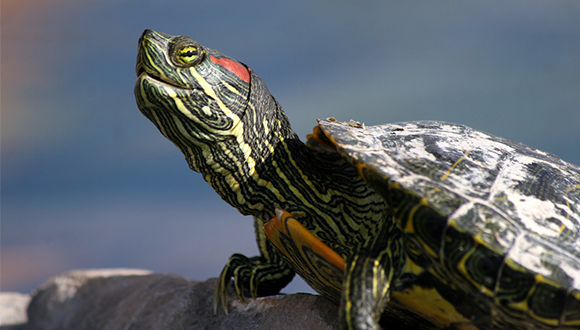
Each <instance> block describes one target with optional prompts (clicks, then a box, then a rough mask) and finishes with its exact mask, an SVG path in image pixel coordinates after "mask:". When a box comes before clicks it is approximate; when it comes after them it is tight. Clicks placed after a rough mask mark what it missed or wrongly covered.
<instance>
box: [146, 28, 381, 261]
mask: <svg viewBox="0 0 580 330" xmlns="http://www.w3.org/2000/svg"><path fill="white" fill-rule="evenodd" d="M176 38H182V39H177V40H176ZM173 45H177V46H173ZM172 47H173V48H172ZM191 48H196V49H198V50H200V49H201V50H203V52H205V56H204V57H203V60H200V62H199V63H196V65H195V66H191V67H189V66H186V67H183V68H181V67H176V66H175V65H173V63H172V62H171V59H172V58H174V57H175V54H172V53H171V49H177V51H176V52H178V53H179V52H181V53H183V54H186V55H187V56H189V55H191V53H190V52H188V50H189V49H191ZM167 49H169V52H168V51H167ZM174 62H175V61H174ZM244 70H245V71H244ZM137 72H138V75H139V79H138V80H137V84H136V86H135V95H136V100H137V104H138V106H139V109H140V110H141V112H142V113H143V114H144V115H145V116H146V117H147V118H149V119H150V120H151V121H152V122H153V123H154V124H155V125H156V126H157V128H158V129H159V130H160V132H161V133H162V134H163V135H164V136H165V137H167V138H168V139H169V140H170V141H172V142H173V143H174V144H175V145H176V146H177V147H178V148H179V149H180V150H181V151H182V152H183V154H184V155H185V158H186V160H187V162H188V164H189V166H190V168H191V169H192V170H194V171H197V172H200V173H201V174H202V175H203V178H204V179H205V180H206V181H207V182H208V183H209V184H210V185H211V186H212V187H213V188H214V189H215V191H216V192H217V193H218V194H219V195H220V196H221V197H222V198H223V199H224V200H225V201H226V202H228V203H229V204H230V205H232V206H234V207H235V208H237V209H238V210H239V211H240V212H241V213H242V214H245V215H254V216H257V217H259V218H261V219H264V220H268V219H270V218H271V217H272V216H274V209H275V208H276V207H281V208H283V209H286V210H287V211H289V212H291V213H293V214H294V215H295V216H296V217H297V218H298V219H299V221H301V222H302V224H303V225H305V226H306V228H308V229H309V230H311V231H312V232H313V233H314V234H315V235H316V236H317V237H318V238H319V239H321V240H322V241H323V242H325V243H327V244H328V245H329V246H330V247H331V248H333V249H334V250H335V251H337V252H338V253H339V254H341V255H343V256H345V257H346V256H348V255H351V254H352V251H354V250H357V248H356V247H361V246H363V245H365V244H368V243H367V242H368V241H369V237H374V234H375V233H376V232H377V229H378V227H380V226H382V224H383V223H384V221H385V219H387V218H388V217H387V213H388V211H387V210H386V209H385V205H384V200H383V199H382V198H381V197H380V196H379V195H378V194H376V193H375V192H374V191H373V190H372V189H371V188H369V187H368V185H367V184H366V183H365V182H364V181H363V180H362V179H361V178H360V176H359V175H358V173H357V171H356V169H355V168H354V167H352V166H351V165H350V164H348V163H347V162H346V161H344V160H343V159H342V157H341V156H340V155H339V154H338V153H320V152H317V151H314V150H311V149H310V148H308V147H307V146H306V145H304V144H303V143H302V142H301V141H300V140H299V139H298V137H297V136H296V134H295V133H294V132H293V131H292V129H291V128H290V124H289V122H288V119H287V118H286V116H285V114H284V112H283V111H282V108H281V107H280V105H279V104H278V103H277V102H276V100H275V99H274V98H273V97H272V96H271V94H270V93H269V91H268V89H267V88H266V86H265V84H264V83H263V82H262V80H261V79H260V78H259V77H258V75H256V74H255V73H254V72H253V71H252V70H250V69H247V68H246V67H245V66H244V65H242V64H241V63H239V62H237V61H235V60H233V59H231V58H229V57H227V56H225V55H223V54H221V53H219V52H217V51H214V50H212V49H209V48H201V45H199V44H197V43H196V42H195V41H193V40H192V39H189V38H185V37H171V36H168V35H164V34H159V33H156V32H153V31H149V32H148V31H146V32H145V33H144V35H143V36H142V38H141V40H140V50H139V55H138V65H137Z"/></svg>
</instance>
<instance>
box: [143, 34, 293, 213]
mask: <svg viewBox="0 0 580 330" xmlns="http://www.w3.org/2000/svg"><path fill="white" fill-rule="evenodd" d="M136 70H137V76H138V79H137V83H136V85H135V98H136V101H137V105H138V107H139V109H140V110H141V112H142V113H143V114H144V115H145V116H146V117H147V118H148V119H149V120H151V121H152V122H153V123H154V124H155V126H157V128H158V129H159V131H160V132H161V133H162V134H163V135H164V136H165V137H167V138H168V139H169V140H170V141H172V142H173V143H174V144H175V145H176V146H177V147H178V148H179V149H180V150H181V151H182V152H183V154H184V156H185V159H186V160H187V162H188V164H189V167H190V168H191V169H192V170H194V171H196V172H200V173H202V174H203V176H204V179H205V180H206V181H208V182H209V183H210V185H211V186H212V187H213V188H214V189H215V190H216V191H217V192H218V193H219V194H220V195H221V196H222V198H224V199H226V200H227V201H228V202H230V204H233V205H235V206H236V207H238V208H240V204H243V203H244V202H243V200H244V196H243V195H242V194H241V193H240V192H239V191H238V190H239V187H241V186H247V184H245V182H246V181H247V180H250V178H251V177H255V173H256V171H257V170H256V168H257V167H259V166H260V165H261V164H264V163H266V161H265V159H267V158H268V157H270V155H271V154H272V152H273V146H275V145H277V143H278V141H281V140H288V139H289V137H291V136H292V137H293V136H295V134H294V132H292V130H291V129H290V125H289V123H288V119H287V118H286V116H285V114H284V113H283V111H282V109H281V107H280V106H279V104H278V103H277V102H276V101H275V100H274V98H273V97H272V95H271V94H270V92H269V91H268V89H267V88H266V85H265V84H264V83H263V82H262V80H261V79H260V78H259V77H258V75H257V74H255V73H254V72H253V71H252V70H251V69H249V68H248V67H247V66H246V65H244V64H242V63H240V62H238V61H236V60H234V59H232V58H230V57H228V56H226V55H224V54H222V53H220V52H218V51H216V50H213V49H211V48H207V47H204V46H202V45H200V44H199V43H198V42H197V41H195V40H193V39H191V38H189V37H185V36H171V35H168V34H164V33H159V32H155V31H152V30H145V32H143V35H142V36H141V38H140V39H139V52H138V55H137V67H136Z"/></svg>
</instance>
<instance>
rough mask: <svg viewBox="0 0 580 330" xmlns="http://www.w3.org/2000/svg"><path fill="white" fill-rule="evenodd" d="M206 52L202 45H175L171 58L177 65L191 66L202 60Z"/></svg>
mask: <svg viewBox="0 0 580 330" xmlns="http://www.w3.org/2000/svg"><path fill="white" fill-rule="evenodd" d="M204 54H205V51H204V50H203V48H202V47H201V46H200V45H192V44H186V45H181V46H178V47H175V48H174V50H173V54H172V56H171V59H172V60H173V63H174V64H175V65H177V66H180V67H189V66H192V65H195V64H197V63H199V62H201V60H202V59H203V55H204Z"/></svg>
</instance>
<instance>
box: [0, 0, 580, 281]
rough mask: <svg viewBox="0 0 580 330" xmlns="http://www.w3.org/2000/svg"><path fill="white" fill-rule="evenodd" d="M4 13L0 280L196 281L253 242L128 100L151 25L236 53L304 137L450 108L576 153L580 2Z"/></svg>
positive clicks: (68, 5)
mask: <svg viewBox="0 0 580 330" xmlns="http://www.w3.org/2000/svg"><path fill="white" fill-rule="evenodd" d="M1 15H2V20H1V24H2V26H1V33H2V36H1V43H2V44H1V51H2V56H1V61H2V67H1V70H2V71H1V79H2V80H1V87H2V100H1V101H2V103H1V106H2V107H1V109H2V117H1V124H2V128H1V134H2V140H1V142H2V145H1V160H2V164H1V170H2V178H1V179H2V181H1V183H2V186H1V188H2V199H1V202H2V205H1V206H2V209H1V212H2V213H1V217H2V219H1V220H2V222H1V235H2V237H1V267H2V268H1V272H2V273H1V277H2V282H1V285H2V290H3V291H7V290H13V291H14V290H15V291H20V292H29V291H30V290H31V289H33V288H35V287H37V286H38V285H39V284H40V283H42V282H43V281H44V280H45V279H46V278H47V277H49V276H53V275H56V274H59V273H61V272H64V271H66V270H70V269H76V268H103V267H132V268H145V269H150V270H154V271H157V272H174V273H178V274H181V275H183V276H186V277H190V278H193V279H197V280H204V279H206V278H208V277H213V276H217V275H218V274H219V272H220V270H221V268H222V266H223V265H224V264H225V262H226V260H227V258H228V257H229V256H230V255H231V254H232V253H235V252H241V253H244V254H247V255H249V256H251V255H255V254H256V253H257V248H256V247H255V242H254V236H253V228H252V219H251V218H248V217H243V216H241V215H239V214H238V213H237V212H236V211H235V210H234V209H232V208H231V207H229V206H228V205H226V204H225V203H224V202H223V201H221V199H220V198H219V197H218V196H217V195H216V194H215V193H214V192H213V191H212V190H211V188H210V187H209V186H208V185H207V184H206V183H205V182H203V180H202V179H201V177H200V176H199V175H198V174H196V173H193V172H191V171H190V170H189V169H188V167H187V164H186V162H185V161H184V159H183V156H182V155H181V153H180V152H179V151H178V150H177V148H175V147H174V146H173V145H172V144H171V143H170V142H169V141H167V140H165V139H164V138H163V137H162V136H161V134H159V132H158V131H157V130H156V129H155V127H154V126H153V125H152V124H151V123H150V122H149V121H148V120H147V119H145V117H143V116H142V115H141V114H140V112H139V110H138V109H137V107H136V105H135V101H134V97H133V85H134V82H135V80H136V76H135V58H136V51H137V47H136V46H137V40H138V38H139V36H140V34H141V32H142V31H143V30H144V29H146V28H151V29H155V30H158V31H161V32H166V33H170V34H183V35H188V36H191V37H193V38H194V39H196V40H198V41H199V42H200V43H202V44H203V45H206V46H208V47H211V48H215V49H218V50H220V51H222V52H223V53H225V54H228V55H230V56H232V57H234V58H236V59H238V60H240V61H242V62H244V63H246V64H248V65H249V66H250V67H251V68H252V69H254V70H255V71H256V72H258V74H260V76H261V77H262V79H263V80H264V81H265V82H266V84H267V85H268V87H269V89H270V91H271V92H272V94H273V95H274V96H275V97H276V99H277V100H278V101H279V102H280V103H281V104H282V106H283V107H284V108H285V109H286V112H287V114H288V116H289V118H290V120H291V122H292V124H293V127H294V129H295V130H296V131H297V132H298V133H299V135H301V136H305V135H306V134H307V133H308V132H310V131H311V129H312V127H313V126H314V125H315V123H316V118H322V117H329V116H334V117H336V118H337V119H339V120H343V121H344V120H349V119H351V118H352V119H355V120H357V121H361V122H364V123H366V124H368V125H373V124H382V123H388V122H396V121H408V120H421V119H432V120H444V121H451V122H457V123H462V124H466V125H469V126H472V127H474V128H477V129H479V130H483V131H486V132H490V133H493V134H496V135H500V136H503V137H505V138H509V139H512V140H515V141H520V142H523V143H526V144H528V145H531V146H533V147H536V148H540V149H543V150H545V151H548V152H551V153H554V154H556V155H558V156H560V157H562V158H563V159H564V160H566V161H569V162H572V163H576V164H580V1H578V0H569V1H559V0H552V1H534V0H522V1H501V2H500V1H493V2H490V1H356V2H355V1H310V0H309V1H287V2H269V1H192V0H189V1H171V0H170V1H144V0H140V1H114V0H109V1H80V0H75V1H73V0H53V1H47V0H44V1H42V0H25V1H21V0H18V1H17V0H4V1H2V8H1ZM285 291H286V292H295V291H308V288H307V287H306V286H305V284H304V283H303V282H300V281H295V283H293V284H292V285H291V286H290V287H289V288H288V289H286V290H285Z"/></svg>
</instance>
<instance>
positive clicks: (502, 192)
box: [311, 119, 580, 328]
mask: <svg viewBox="0 0 580 330" xmlns="http://www.w3.org/2000/svg"><path fill="white" fill-rule="evenodd" d="M318 128H319V130H318V133H317V134H316V135H317V138H318V140H319V141H321V142H322V143H323V144H327V145H328V144H330V145H331V146H332V147H333V148H335V149H336V150H337V151H338V152H340V153H341V154H342V155H343V156H344V157H345V158H347V159H348V160H349V161H350V162H351V163H352V164H353V165H354V166H356V167H357V168H358V170H359V172H360V174H361V176H362V177H363V178H364V179H365V180H366V181H367V182H368V183H369V185H371V186H372V187H373V188H374V189H375V190H377V191H378V192H379V193H380V194H381V195H382V196H383V197H384V198H385V200H386V201H387V203H388V204H390V206H391V207H392V208H393V210H394V213H395V221H396V224H397V226H398V227H399V229H400V230H401V231H402V232H403V233H404V240H405V247H406V249H407V254H408V258H409V259H410V260H411V261H412V262H413V263H415V264H416V265H419V266H420V268H421V269H424V270H426V271H428V272H431V273H432V274H433V275H434V276H435V277H437V278H438V279H439V280H440V281H441V283H444V286H448V287H449V288H453V290H460V291H462V292H467V293H469V296H474V297H477V298H479V301H480V302H481V304H483V305H485V306H486V308H487V309H489V310H490V313H491V314H495V315H498V314H499V315H500V317H499V318H500V319H501V318H504V319H505V320H507V321H506V322H507V323H517V322H518V321H517V320H522V321H521V322H522V324H526V325H527V324H530V323H529V322H532V323H531V324H536V323H535V322H537V324H539V325H541V326H548V327H573V328H576V327H579V326H580V315H578V310H579V309H580V237H579V236H580V167H578V166H576V165H573V164H569V163H567V162H565V161H563V160H561V159H560V158H558V157H556V156H554V155H551V154H548V153H545V152H542V151H539V150H537V149H534V148H531V147H528V146H525V145H523V144H520V143H516V142H513V141H509V140H506V139H503V138H500V137H497V136H493V135H490V134H487V133H484V132H480V131H477V130H474V129H472V128H469V127H467V126H463V125H458V124H451V123H445V122H437V121H417V122H404V123H393V124H386V125H380V126H372V127H364V125H361V124H358V123H353V122H351V123H340V122H337V121H336V120H334V119H329V120H319V126H318ZM315 133H316V131H315ZM321 133H324V134H321ZM311 140H312V139H311ZM501 315H503V317H502V316H501ZM524 320H526V321H524ZM529 320H532V321H529Z"/></svg>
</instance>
